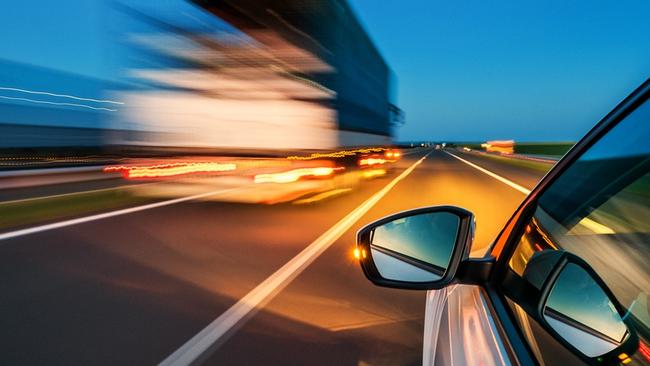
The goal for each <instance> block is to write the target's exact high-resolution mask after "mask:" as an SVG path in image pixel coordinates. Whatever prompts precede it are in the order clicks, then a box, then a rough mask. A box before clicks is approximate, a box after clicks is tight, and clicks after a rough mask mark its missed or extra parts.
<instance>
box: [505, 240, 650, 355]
mask: <svg viewBox="0 0 650 366" xmlns="http://www.w3.org/2000/svg"><path fill="white" fill-rule="evenodd" d="M523 280H524V281H525V283H523V284H522V285H521V286H514V287H513V288H518V289H519V291H517V292H512V293H510V294H508V295H507V296H509V297H511V298H514V299H516V301H517V303H518V304H519V305H520V306H522V307H523V308H524V309H525V310H526V311H527V312H528V313H529V314H530V315H532V316H533V317H534V318H535V319H536V320H537V321H539V322H540V324H541V325H542V326H543V327H544V328H545V329H546V330H547V331H548V332H549V333H550V334H551V335H552V336H553V337H554V338H555V339H556V340H557V341H559V342H560V343H562V344H563V345H564V346H565V347H567V348H568V349H572V350H573V351H574V352H575V353H576V354H577V355H579V356H580V357H581V358H583V359H584V360H585V361H587V362H588V363H590V364H598V365H607V364H612V363H618V362H621V361H622V360H625V359H627V358H628V357H629V355H632V354H634V353H635V352H636V351H637V349H638V347H639V341H638V335H637V333H636V330H635V326H634V325H633V324H632V323H631V322H630V320H629V318H628V319H626V313H627V310H626V309H625V308H624V307H623V306H622V305H621V304H620V303H619V302H618V300H617V299H616V297H615V296H614V294H613V293H612V291H611V290H610V289H609V288H608V287H607V285H606V284H605V282H604V281H603V280H602V279H601V278H600V277H599V276H598V274H596V272H595V271H594V270H593V269H592V268H591V267H590V266H589V264H587V262H585V261H584V260H582V259H581V258H579V257H578V256H576V255H574V254H572V253H569V252H566V251H562V250H544V251H541V252H537V253H535V255H533V256H532V258H531V259H530V261H529V263H528V266H527V267H526V271H525V272H524V274H523ZM628 362H629V361H628Z"/></svg>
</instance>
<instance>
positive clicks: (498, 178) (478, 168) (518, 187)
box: [445, 151, 531, 195]
mask: <svg viewBox="0 0 650 366" xmlns="http://www.w3.org/2000/svg"><path fill="white" fill-rule="evenodd" d="M445 153H447V154H448V155H450V156H453V157H454V158H456V159H458V160H460V161H462V162H463V163H465V164H467V165H469V166H471V167H472V168H474V169H477V170H479V171H481V172H483V173H485V174H487V175H489V176H490V177H492V178H494V179H496V180H498V181H500V182H501V183H505V184H507V185H509V186H510V187H512V188H514V189H516V190H518V191H519V192H521V193H523V194H526V195H527V194H530V192H531V191H530V189H528V188H525V187H522V186H520V185H519V184H517V183H515V182H513V181H511V180H509V179H507V178H504V177H502V176H500V175H498V174H496V173H493V172H491V171H489V170H487V169H485V168H483V167H480V166H478V165H476V164H474V163H472V162H470V161H467V160H465V159H463V158H461V157H460V156H457V155H456V154H452V153H450V152H449V151H445Z"/></svg>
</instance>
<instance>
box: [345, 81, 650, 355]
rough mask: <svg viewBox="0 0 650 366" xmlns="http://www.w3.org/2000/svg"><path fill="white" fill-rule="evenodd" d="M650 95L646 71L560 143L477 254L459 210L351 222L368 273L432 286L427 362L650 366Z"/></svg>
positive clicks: (403, 284) (401, 284)
mask: <svg viewBox="0 0 650 366" xmlns="http://www.w3.org/2000/svg"><path fill="white" fill-rule="evenodd" d="M649 95H650V80H647V81H646V82H645V83H644V84H643V85H642V86H641V87H640V88H639V89H637V90H636V91H635V92H633V93H632V94H631V95H630V96H629V97H628V98H626V99H625V100H624V101H623V102H622V103H621V104H620V105H618V106H617V107H616V108H615V109H614V110H613V111H612V112H610V113H609V114H608V115H607V116H606V117H605V118H604V119H603V120H602V121H601V122H600V123H598V124H597V125H596V126H595V127H594V128H593V129H592V130H591V131H590V132H589V133H588V134H587V136H585V137H584V138H583V139H582V140H581V141H580V142H579V143H578V144H577V145H576V146H575V147H574V148H573V149H572V150H571V151H570V152H569V153H567V155H566V156H565V157H564V158H563V159H562V160H561V161H560V162H559V163H558V164H557V165H556V166H555V168H553V169H552V170H551V171H550V172H549V173H548V174H547V175H546V176H545V177H544V178H543V179H542V180H541V182H540V183H539V184H538V185H537V187H536V188H535V189H534V190H533V191H532V193H531V194H530V195H529V196H528V197H527V198H526V199H525V201H524V202H523V203H522V205H521V206H520V207H519V208H518V209H517V211H516V212H515V213H514V215H513V216H512V218H511V219H510V220H509V222H508V223H507V224H506V226H505V227H504V228H503V230H502V231H501V233H500V234H499V236H498V237H497V238H496V240H495V241H494V243H493V244H492V245H491V247H490V248H489V249H488V252H487V254H486V255H485V256H484V257H482V258H473V257H472V258H470V257H469V253H470V247H471V244H472V241H473V236H474V227H475V221H474V216H473V215H472V213H471V212H469V211H467V210H464V209H462V208H459V207H453V206H437V207H424V208H418V209H414V210H409V211H405V212H400V213H397V214H394V215H392V216H388V217H386V218H383V219H380V220H378V221H375V222H373V223H371V224H369V225H368V226H366V227H364V228H363V229H361V230H360V231H359V233H358V236H357V250H358V251H359V252H360V253H361V255H360V264H361V267H362V269H363V272H364V273H365V275H366V276H367V278H368V279H369V280H370V281H372V282H373V283H374V284H376V285H379V286H386V287H393V288H401V289H413V290H433V291H430V292H429V293H428V295H427V307H426V312H427V313H426V318H425V327H424V329H425V334H424V351H423V363H424V364H425V365H433V364H435V365H502V364H503V365H566V366H568V365H581V364H592V365H613V364H617V365H618V364H629V365H648V364H650V346H649V345H648V342H649V341H650V331H649V329H650V314H649V312H650V307H649V305H650V301H649V300H650V296H649V294H650V265H649V264H650V221H649V218H650V143H649V142H648V141H650V102H648V97H649ZM459 285H473V286H459Z"/></svg>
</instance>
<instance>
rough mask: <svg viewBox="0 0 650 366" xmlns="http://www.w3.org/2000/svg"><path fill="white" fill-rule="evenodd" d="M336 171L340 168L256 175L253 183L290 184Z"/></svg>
mask: <svg viewBox="0 0 650 366" xmlns="http://www.w3.org/2000/svg"><path fill="white" fill-rule="evenodd" d="M338 169H342V168H330V167H316V168H299V169H293V170H289V171H286V172H280V173H266V174H257V175H255V177H254V181H255V183H291V182H296V181H297V180H298V179H300V178H303V177H326V176H329V175H331V174H332V173H334V171H335V170H338Z"/></svg>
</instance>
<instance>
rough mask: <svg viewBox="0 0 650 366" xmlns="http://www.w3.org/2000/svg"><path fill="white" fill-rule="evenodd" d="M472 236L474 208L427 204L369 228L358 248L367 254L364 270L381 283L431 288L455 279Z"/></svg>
mask: <svg viewBox="0 0 650 366" xmlns="http://www.w3.org/2000/svg"><path fill="white" fill-rule="evenodd" d="M472 235H473V216H472V214H471V213H470V212H468V211H466V210H463V209H461V208H458V207H448V206H444V207H426V208H421V209H416V210H411V211H406V212H401V213H398V214H396V215H392V216H389V217H386V218H384V219H381V220H378V221H376V222H374V223H372V224H370V225H368V226H366V227H365V228H363V229H362V230H361V231H360V232H359V234H358V236H357V246H358V248H359V250H360V251H361V253H363V254H365V258H362V267H363V269H364V273H365V274H366V276H367V277H368V278H369V279H370V280H371V281H372V282H374V283H375V284H378V285H382V286H389V287H399V288H427V289H431V288H440V287H443V286H444V285H445V284H448V283H449V282H450V281H451V279H452V278H453V276H454V273H455V271H456V269H457V267H458V263H459V262H460V260H461V257H462V256H463V255H464V256H466V255H467V252H468V246H469V242H471V238H472ZM362 257H364V256H362Z"/></svg>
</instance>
